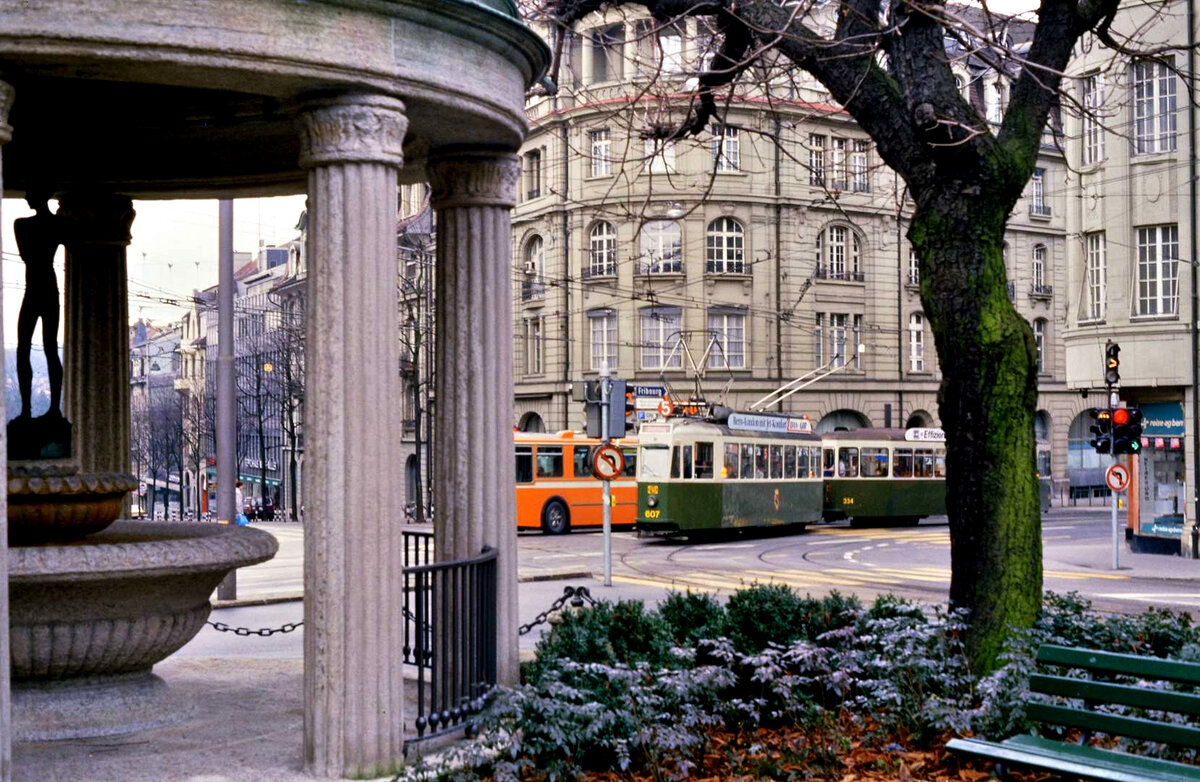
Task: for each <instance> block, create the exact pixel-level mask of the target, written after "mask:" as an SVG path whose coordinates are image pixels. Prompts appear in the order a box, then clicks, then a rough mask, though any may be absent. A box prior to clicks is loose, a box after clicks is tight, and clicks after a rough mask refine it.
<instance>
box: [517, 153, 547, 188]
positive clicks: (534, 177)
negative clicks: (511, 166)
mask: <svg viewBox="0 0 1200 782" xmlns="http://www.w3.org/2000/svg"><path fill="white" fill-rule="evenodd" d="M524 169H525V170H524V171H523V172H522V173H523V174H524V177H525V199H526V200H531V199H534V198H537V197H538V196H540V195H541V194H542V153H541V152H540V151H539V150H536V149H534V150H531V151H529V152H526V153H525V167H524Z"/></svg>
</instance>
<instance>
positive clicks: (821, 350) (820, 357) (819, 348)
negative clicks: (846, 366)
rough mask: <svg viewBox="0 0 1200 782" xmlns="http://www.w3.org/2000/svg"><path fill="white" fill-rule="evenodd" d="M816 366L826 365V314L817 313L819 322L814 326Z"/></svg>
mask: <svg viewBox="0 0 1200 782" xmlns="http://www.w3.org/2000/svg"><path fill="white" fill-rule="evenodd" d="M813 357H814V359H815V361H814V362H813V364H814V366H818V367H822V366H825V314H824V313H822V312H818V313H817V324H816V325H815V326H813Z"/></svg>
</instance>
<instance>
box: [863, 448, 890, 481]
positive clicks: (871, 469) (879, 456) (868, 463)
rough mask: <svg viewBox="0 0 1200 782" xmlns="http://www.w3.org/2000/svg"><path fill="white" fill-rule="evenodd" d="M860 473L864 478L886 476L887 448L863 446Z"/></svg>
mask: <svg viewBox="0 0 1200 782" xmlns="http://www.w3.org/2000/svg"><path fill="white" fill-rule="evenodd" d="M862 474H863V477H864V478H886V477H888V449H887V448H863V449H862Z"/></svg>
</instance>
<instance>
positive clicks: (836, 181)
mask: <svg viewBox="0 0 1200 782" xmlns="http://www.w3.org/2000/svg"><path fill="white" fill-rule="evenodd" d="M847 142H848V139H844V138H835V139H833V155H832V160H831V161H830V163H831V164H832V168H833V182H832V187H833V189H834V190H849V189H850V178H849V176H848V172H847V169H846V146H847Z"/></svg>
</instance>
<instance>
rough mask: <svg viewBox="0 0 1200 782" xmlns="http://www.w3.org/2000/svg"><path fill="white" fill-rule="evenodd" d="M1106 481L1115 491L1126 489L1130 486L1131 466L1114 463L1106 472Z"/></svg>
mask: <svg viewBox="0 0 1200 782" xmlns="http://www.w3.org/2000/svg"><path fill="white" fill-rule="evenodd" d="M1104 482H1105V483H1107V484H1108V488H1110V489H1112V490H1113V491H1125V489H1127V488H1128V487H1129V468H1128V467H1126V466H1125V465H1123V464H1114V465H1112V466H1110V467H1109V468H1108V472H1106V473H1104Z"/></svg>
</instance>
